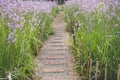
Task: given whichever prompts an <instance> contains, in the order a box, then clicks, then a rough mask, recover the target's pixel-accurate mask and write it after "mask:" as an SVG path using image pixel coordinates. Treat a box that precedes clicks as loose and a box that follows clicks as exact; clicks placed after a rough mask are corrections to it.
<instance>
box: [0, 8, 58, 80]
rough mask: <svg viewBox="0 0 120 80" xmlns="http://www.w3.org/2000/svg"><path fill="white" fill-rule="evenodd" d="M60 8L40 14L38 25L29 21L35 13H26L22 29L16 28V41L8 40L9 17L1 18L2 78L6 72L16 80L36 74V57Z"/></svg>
mask: <svg viewBox="0 0 120 80" xmlns="http://www.w3.org/2000/svg"><path fill="white" fill-rule="evenodd" d="M57 11H58V9H54V10H53V11H52V13H50V14H39V15H38V16H37V19H38V20H41V22H40V24H39V25H38V26H34V28H33V26H32V25H31V24H30V23H29V20H31V19H32V18H33V16H34V14H32V13H31V14H27V15H25V25H24V28H22V29H16V34H15V35H14V36H15V37H16V38H17V40H16V42H8V40H7V38H8V36H9V33H10V32H13V31H12V29H11V28H10V27H9V26H8V25H7V24H6V23H7V19H0V78H2V77H6V76H7V75H6V72H8V71H9V72H10V73H11V74H12V78H13V79H14V80H29V79H32V76H33V74H34V68H35V62H34V57H35V56H36V55H37V54H38V52H39V49H40V47H41V46H42V44H43V41H45V40H46V39H47V38H48V37H49V36H50V35H52V34H53V33H54V32H53V30H52V22H53V20H54V18H55V16H56V14H57Z"/></svg>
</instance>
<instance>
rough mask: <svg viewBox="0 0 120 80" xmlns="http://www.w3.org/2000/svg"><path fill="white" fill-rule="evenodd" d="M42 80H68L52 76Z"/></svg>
mask: <svg viewBox="0 0 120 80" xmlns="http://www.w3.org/2000/svg"><path fill="white" fill-rule="evenodd" d="M42 80H68V79H67V78H66V77H64V76H51V77H47V76H46V77H43V78H42Z"/></svg>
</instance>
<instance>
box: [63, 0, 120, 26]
mask: <svg viewBox="0 0 120 80" xmlns="http://www.w3.org/2000/svg"><path fill="white" fill-rule="evenodd" d="M65 6H66V7H67V8H72V7H73V8H74V7H75V8H77V9H78V10H77V11H75V12H74V13H73V16H74V17H75V18H76V19H77V17H78V15H79V14H80V13H82V14H83V15H84V16H86V17H88V18H89V19H90V20H89V21H92V20H93V19H94V17H95V15H97V16H98V15H99V14H100V15H99V16H100V19H101V16H102V15H104V17H106V19H107V20H110V19H114V20H115V21H116V22H115V23H113V26H116V27H117V26H120V0H69V1H66V3H65ZM91 14H92V16H90V15H91ZM93 14H94V15H93ZM90 23H91V22H90ZM91 24H92V23H91Z"/></svg>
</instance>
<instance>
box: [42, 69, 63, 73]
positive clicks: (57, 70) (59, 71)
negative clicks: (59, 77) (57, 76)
mask: <svg viewBox="0 0 120 80" xmlns="http://www.w3.org/2000/svg"><path fill="white" fill-rule="evenodd" d="M43 72H44V73H64V72H65V69H64V68H44V69H43Z"/></svg>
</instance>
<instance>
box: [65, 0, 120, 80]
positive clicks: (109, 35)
mask: <svg viewBox="0 0 120 80" xmlns="http://www.w3.org/2000/svg"><path fill="white" fill-rule="evenodd" d="M71 1H72V0H71ZM78 1H79V2H77V1H76V3H81V5H80V4H78V5H77V6H76V7H75V5H74V7H70V8H68V7H67V8H66V11H65V20H66V22H67V23H68V28H67V29H68V30H69V31H70V33H75V44H73V45H72V47H73V51H74V54H75V57H76V61H77V65H76V69H77V71H78V72H79V74H80V75H81V76H85V79H86V80H88V74H87V73H88V67H87V66H88V62H89V57H91V58H92V59H93V62H92V63H93V67H92V80H94V79H95V76H94V75H95V73H96V72H95V66H96V61H99V64H100V66H99V74H98V76H99V79H100V80H103V79H104V69H105V65H107V72H108V73H107V75H108V76H107V77H108V80H117V69H118V68H117V67H118V64H119V63H120V58H119V56H120V54H119V53H120V45H119V43H120V34H119V31H120V24H119V23H120V19H119V18H120V14H119V13H120V10H119V8H120V7H119V5H120V3H119V1H118V2H117V0H115V1H111V2H109V1H110V0H108V1H107V0H106V1H105V0H103V1H102V0H101V1H100V2H99V1H98V2H94V1H93V3H92V1H90V2H89V0H83V1H81V0H78ZM87 1H88V2H87ZM96 1H97V0H96ZM82 2H83V3H84V2H86V3H84V4H83V3H82ZM68 3H69V2H68ZM68 3H67V6H68ZM91 3H92V4H91ZM93 4H94V5H97V6H96V7H94V5H93ZM72 5H73V3H72ZM78 6H79V7H78ZM83 6H84V7H83ZM88 7H89V8H88ZM106 7H108V8H109V9H105V8H106ZM71 29H72V30H73V31H74V32H71Z"/></svg>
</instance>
